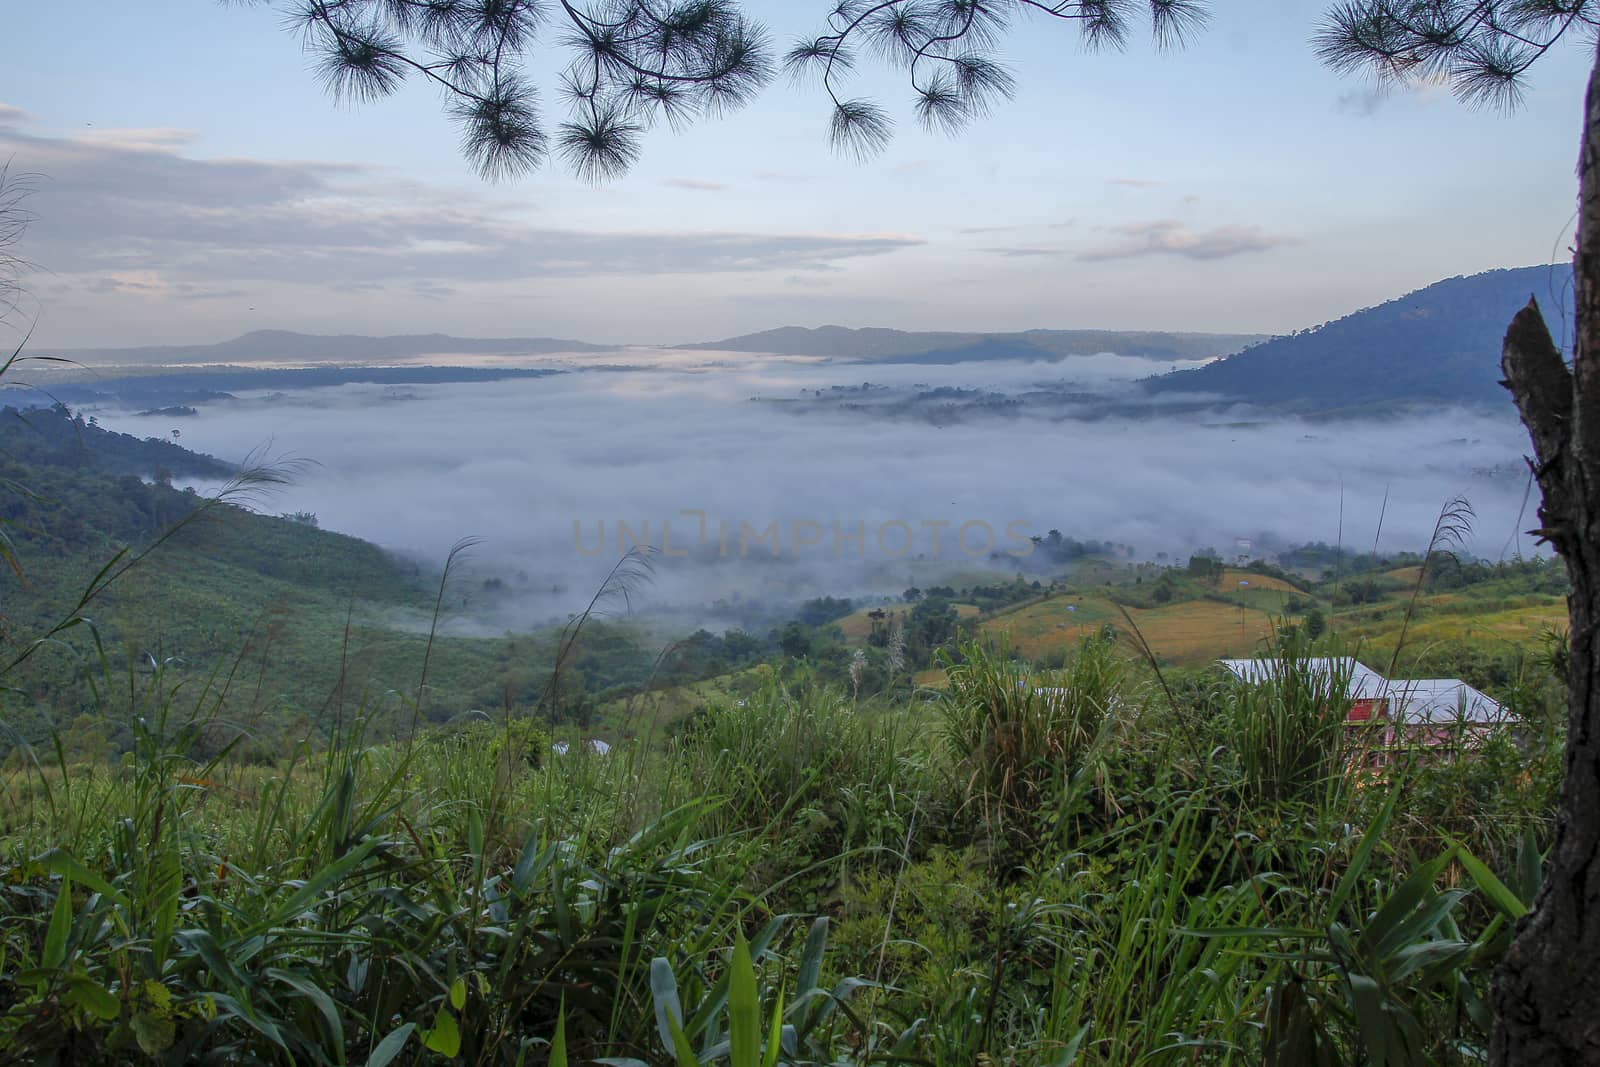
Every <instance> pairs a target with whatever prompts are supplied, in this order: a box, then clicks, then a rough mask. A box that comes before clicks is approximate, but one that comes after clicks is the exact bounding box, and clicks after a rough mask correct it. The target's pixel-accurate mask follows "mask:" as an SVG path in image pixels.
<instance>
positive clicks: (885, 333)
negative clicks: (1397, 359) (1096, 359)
mask: <svg viewBox="0 0 1600 1067" xmlns="http://www.w3.org/2000/svg"><path fill="white" fill-rule="evenodd" d="M1262 339H1263V338H1262V336H1261V335H1260V334H1218V333H1159V332H1151V331H1144V330H1127V331H1124V330H1026V331H1023V332H1020V333H944V332H933V333H921V332H910V331H906V330H886V329H878V328H866V329H850V328H848V327H844V326H819V327H817V328H815V329H807V328H806V327H802V326H784V327H782V328H780V329H776V330H765V331H763V332H761V333H752V334H745V335H744V336H742V337H730V338H727V339H726V340H722V341H706V342H703V343H701V344H693V345H678V346H677V347H678V348H680V349H692V350H697V351H723V352H770V353H774V354H776V355H784V356H830V357H833V358H835V359H851V360H862V361H876V362H895V363H968V362H976V361H982V360H999V359H1021V360H1052V361H1053V360H1059V359H1066V358H1068V357H1070V356H1091V355H1096V354H1098V353H1101V352H1111V353H1115V354H1117V355H1123V356H1142V357H1144V358H1146V359H1159V360H1172V359H1211V358H1215V357H1217V356H1224V355H1227V354H1229V353H1230V352H1237V351H1239V349H1241V348H1243V347H1244V346H1245V345H1248V344H1251V343H1253V342H1256V341H1260V340H1262Z"/></svg>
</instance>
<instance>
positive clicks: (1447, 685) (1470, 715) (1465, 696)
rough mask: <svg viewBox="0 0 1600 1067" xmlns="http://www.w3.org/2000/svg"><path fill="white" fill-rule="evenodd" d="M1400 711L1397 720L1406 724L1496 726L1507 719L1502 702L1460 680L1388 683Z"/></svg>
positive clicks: (1400, 680)
mask: <svg viewBox="0 0 1600 1067" xmlns="http://www.w3.org/2000/svg"><path fill="white" fill-rule="evenodd" d="M1389 686H1390V695H1391V696H1392V697H1393V698H1394V706H1395V707H1396V708H1397V709H1398V710H1397V711H1396V712H1395V714H1394V717H1395V718H1396V719H1399V720H1400V721H1402V722H1407V723H1425V722H1427V723H1453V722H1473V723H1495V722H1501V721H1503V720H1504V719H1505V717H1506V711H1505V708H1503V707H1501V706H1500V702H1499V701H1497V700H1495V699H1494V698H1492V697H1489V696H1486V695H1484V694H1483V693H1481V692H1479V691H1478V690H1476V689H1474V688H1472V686H1470V685H1468V684H1467V683H1466V682H1463V681H1462V680H1461V679H1459V678H1406V679H1399V678H1397V679H1395V680H1393V681H1391V682H1390V683H1389Z"/></svg>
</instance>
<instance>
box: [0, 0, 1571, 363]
mask: <svg viewBox="0 0 1600 1067" xmlns="http://www.w3.org/2000/svg"><path fill="white" fill-rule="evenodd" d="M827 6H828V5H827V3H826V2H824V0H815V2H813V0H751V3H750V4H749V7H750V8H751V9H752V10H753V11H754V12H755V13H756V14H758V15H759V16H760V17H762V18H763V19H765V21H766V22H767V24H768V25H769V27H770V28H771V30H772V31H773V34H774V37H775V39H776V41H777V42H778V44H779V45H780V47H781V46H784V45H785V44H786V43H787V42H788V41H789V40H791V39H792V38H794V37H797V36H800V35H803V34H806V33H812V34H814V33H815V32H816V31H817V30H818V28H819V27H820V26H821V25H822V19H823V16H824V14H825V9H826V8H827ZM1214 6H1215V7H1216V8H1217V10H1216V12H1215V18H1214V20H1213V24H1212V26H1211V28H1210V29H1209V31H1208V32H1207V33H1206V34H1205V35H1204V36H1203V37H1202V38H1201V39H1200V40H1199V41H1198V42H1197V43H1196V44H1194V45H1193V46H1192V47H1190V48H1189V49H1188V50H1186V51H1184V52H1181V53H1178V54H1166V55H1162V54H1158V53H1156V52H1154V51H1153V50H1152V49H1151V48H1149V46H1148V45H1146V44H1144V43H1143V42H1139V43H1137V44H1136V45H1135V46H1134V47H1132V48H1130V50H1129V51H1128V52H1127V53H1124V54H1120V55H1119V54H1110V55H1105V54H1087V53H1085V52H1083V51H1082V50H1081V49H1080V48H1079V47H1078V45H1077V43H1076V40H1075V38H1074V36H1073V35H1072V33H1071V31H1070V29H1062V28H1059V27H1056V26H1053V25H1047V24H1045V23H1038V22H1036V23H1031V24H1026V25H1025V26H1024V30H1025V31H1026V32H1022V33H1018V34H1015V35H1014V36H1013V37H1012V38H1011V40H1009V41H1008V42H1007V43H1006V45H1005V49H1004V55H1005V58H1006V59H1007V60H1008V61H1009V62H1010V63H1011V65H1012V66H1013V67H1014V69H1015V70H1016V72H1017V74H1018V77H1019V81H1020V86H1021V91H1020V93H1019V94H1018V97H1017V99H1016V100H1015V101H1013V102H1011V103H1009V104H1006V105H1003V106H1001V107H1000V108H999V109H998V110H997V112H996V114H995V115H993V116H992V117H991V118H989V119H987V120H985V121H983V122H980V123H979V124H978V125H976V126H974V127H973V128H971V129H970V130H969V131H968V132H967V133H965V134H964V135H963V136H961V137H960V138H959V139H957V140H951V139H949V138H946V137H942V136H932V135H927V134H924V133H922V132H920V130H918V129H917V128H916V127H915V124H914V123H912V122H911V121H910V118H911V115H910V109H909V106H908V103H907V101H908V97H909V95H910V91H909V88H908V87H907V86H905V85H904V84H903V83H902V82H901V81H899V80H898V79H897V78H896V77H895V76H893V75H887V74H872V75H868V76H866V77H864V78H862V79H861V80H860V90H861V91H862V92H863V93H871V94H876V95H879V96H881V97H882V98H884V99H885V101H886V102H887V103H890V104H892V105H894V106H895V108H896V114H897V117H898V118H900V119H901V120H902V122H901V129H900V132H899V135H898V136H897V138H896V140H895V142H894V144H893V146H892V147H891V148H890V150H889V151H888V152H887V153H886V154H885V155H884V156H883V157H882V158H880V159H878V160H876V161H874V162H872V163H870V164H866V165H857V164H855V163H852V162H848V161H845V160H842V159H839V158H836V157H834V156H832V155H831V154H830V152H829V150H828V148H827V145H826V142H825V129H826V122H827V114H828V113H827V109H826V107H825V106H824V102H823V100H822V99H821V98H820V97H819V95H818V94H817V93H816V92H813V91H809V90H794V89H790V88H788V87H787V86H786V85H785V84H783V83H782V82H778V83H774V85H773V86H772V87H771V88H770V89H769V90H768V91H767V92H766V93H765V95H764V96H763V97H762V98H761V99H760V100H759V101H758V102H757V103H756V104H755V105H754V106H752V107H750V108H748V109H746V110H744V111H742V112H740V113H738V114H736V115H734V116H732V117H730V118H725V119H721V120H717V121H713V122H706V123H702V124H699V125H697V126H695V127H693V128H692V129H690V130H688V131H687V132H682V133H673V132H671V131H669V130H665V129H663V130H660V131H657V132H654V133H652V134H651V135H650V136H649V138H648V140H647V144H646V151H645V155H644V159H643V161H642V162H641V164H640V165H639V166H638V167H637V169H636V170H635V171H634V172H633V173H632V174H631V175H630V176H629V177H627V178H626V179H624V180H622V181H619V182H615V183H612V184H610V185H607V186H604V187H601V188H594V187H591V186H587V185H584V184H582V183H580V182H578V181H576V180H575V179H573V178H571V177H569V176H568V175H567V174H566V173H564V172H563V171H561V170H559V169H548V170H546V171H544V172H541V173H539V174H537V175H535V176H533V177H531V178H529V179H525V180H521V181H516V182H511V183H506V184H501V185H484V184H482V183H481V182H479V181H478V179H477V178H476V177H475V175H474V174H473V172H472V171H471V170H470V168H469V167H468V166H467V165H466V164H465V163H463V162H462V161H461V160H460V159H459V158H458V156H457V154H456V150H455V140H456V135H455V132H454V131H453V130H452V128H451V127H450V126H449V124H448V123H447V122H446V121H445V119H444V118H443V117H442V116H441V115H440V113H439V109H438V100H437V98H436V96H435V95H434V94H433V93H431V92H429V91H427V90H425V89H423V88H421V87H415V88H412V89H408V90H407V91H405V92H402V93H401V94H400V95H399V96H397V97H394V98H391V99H388V100H386V101H383V102H380V103H377V104H371V105H367V106H364V107H362V108H359V109H350V108H341V107H336V106H334V105H333V104H332V103H330V102H329V101H328V99H327V98H326V97H324V96H323V95H322V93H321V90H320V89H319V87H318V86H317V84H316V82H315V80H314V79H313V78H312V76H311V75H310V74H309V73H308V72H307V70H306V60H305V57H304V56H303V55H302V54H301V53H300V51H299V46H298V43H297V41H296V40H295V39H294V38H293V37H291V36H289V35H288V34H286V33H285V32H283V30H282V29H281V26H280V24H279V22H278V18H277V16H276V15H275V14H274V13H273V11H272V9H271V8H268V7H259V6H256V7H252V6H238V5H233V6H222V5H220V4H215V3H209V2H207V0H140V2H139V3H126V2H112V0H89V2H85V3H75V4H28V5H24V6H23V7H21V8H20V9H19V10H18V11H15V12H12V13H10V14H9V15H8V18H7V27H6V35H7V42H8V45H9V46H10V47H8V49H7V52H8V56H7V61H6V68H5V73H4V77H3V79H0V160H3V159H4V158H6V157H9V158H10V160H11V168H12V170H13V172H14V173H15V172H37V173H38V174H40V175H42V178H41V179H40V182H39V192H38V194H37V196H36V197H35V198H34V199H33V201H32V207H33V208H34V210H35V211H36V212H37V214H38V216H39V219H38V222H37V224H36V225H35V227H34V229H33V230H32V232H31V233H30V234H29V236H28V243H27V245H26V246H25V248H24V249H23V252H24V253H25V254H26V255H27V256H28V257H29V258H30V259H32V260H33V261H35V262H36V263H37V264H39V266H40V267H42V268H44V269H45V270H44V271H43V272H40V273H36V274H34V275H33V276H32V277H31V278H30V280H29V282H30V286H31V289H32V291H33V297H34V300H33V305H32V306H31V307H30V311H32V312H34V313H35V314H36V315H37V330H36V333H35V335H34V336H35V342H36V345H35V347H36V348H38V347H50V346H78V345H133V344H155V343H166V342H172V343H179V342H204V341H212V340H221V339H223V338H225V337H229V336H232V335H234V334H237V333H240V332H242V331H244V330H248V329H258V328H269V327H270V328H287V329H299V330H306V331H312V332H350V333H369V334H381V333H400V332H424V331H434V330H438V331H444V332H450V333H456V334H465V335H479V336H484V335H497V336H498V335H544V336H559V337H575V338H581V339H584V340H591V341H602V342H611V341H616V342H639V343H676V342H682V341H700V340H709V339H713V338H718V337H723V336H728V335H731V334H734V333H740V332H745V331H750V330H757V329H764V328H768V327H773V326H779V325H786V324H793V325H808V326H814V325H820V324H823V323H839V324H843V325H849V326H868V325H876V326H894V327H901V328H911V329H984V330H999V329H1025V328H1032V327H1050V328H1075V327H1081V328H1128V329H1133V328H1159V329H1196V330H1225V331H1235V330H1237V331H1263V332H1280V331H1286V330H1291V329H1295V328H1298V327H1301V326H1306V325H1311V324H1315V323H1318V322H1321V321H1324V320H1325V319H1328V318H1332V317H1336V316H1338V315H1341V314H1344V313H1347V312H1349V311H1351V310H1354V309H1356V308H1358V307H1362V306H1365V305H1370V304H1373V303H1377V302H1380V301H1382V300H1385V299H1388V298H1390V297H1393V296H1397V295H1399V294H1401V293H1403V292H1406V291H1408V290H1411V289H1415V288H1418V287H1420V286H1422V285H1425V284H1428V283H1430V282H1432V281H1435V280H1437V279H1439V278H1442V277H1448V276H1451V275H1455V274H1464V273H1473V272H1476V271H1480V270H1485V269H1489V268H1493V267H1505V266H1522V265H1527V264H1532V263H1542V262H1548V261H1550V260H1551V259H1553V258H1561V257H1562V256H1564V255H1565V254H1566V247H1567V244H1568V241H1569V238H1570V223H1571V219H1572V214H1573V193H1574V179H1573V166H1574V163H1573V161H1574V151H1575V147H1576V141H1577V134H1578V120H1579V116H1580V111H1581V102H1582V101H1581V93H1582V87H1583V80H1584V77H1585V74H1586V68H1587V56H1586V55H1584V54H1583V52H1582V49H1581V48H1574V49H1571V50H1568V51H1567V52H1565V53H1562V54H1557V55H1554V56H1552V57H1551V58H1549V59H1547V60H1546V62H1545V63H1544V65H1543V66H1542V67H1541V68H1540V69H1539V70H1538V72H1537V74H1536V77H1535V79H1534V81H1533V84H1532V90H1531V92H1530V93H1529V94H1528V97H1527V102H1526V106H1525V107H1524V108H1523V109H1522V110H1521V111H1520V112H1518V113H1516V114H1515V115H1513V116H1510V117H1506V116H1502V115H1499V114H1496V113H1492V112H1475V111H1469V110H1467V109H1464V108H1462V107H1461V106H1459V105H1458V104H1456V103H1455V102H1454V101H1453V100H1452V99H1451V98H1450V97H1449V96H1448V94H1447V93H1444V92H1442V91H1437V90H1431V91H1424V92H1412V93H1406V94H1402V95H1398V96H1394V95H1391V96H1388V97H1385V98H1379V97H1377V96H1375V95H1374V94H1373V93H1372V92H1371V91H1370V87H1368V86H1366V85H1364V84H1362V83H1359V82H1350V81H1340V80H1339V79H1336V78H1335V77H1333V76H1332V75H1331V74H1329V73H1327V72H1326V71H1324V70H1322V69H1320V68H1319V67H1318V66H1317V65H1316V63H1315V61H1314V59H1313V58H1312V56H1311V54H1310V49H1309V47H1308V45H1307V44H1306V39H1307V37H1308V35H1309V34H1310V33H1311V31H1312V30H1313V28H1314V27H1315V24H1316V21H1317V18H1318V14H1319V11H1320V7H1319V5H1318V4H1316V3H1304V2H1298V0H1283V2H1273V0H1227V2H1224V3H1220V4H1217V5H1214ZM558 59H559V57H546V62H545V63H544V64H543V65H542V66H536V68H535V73H536V74H538V75H540V76H541V80H542V81H543V83H544V84H545V85H547V86H548V85H550V84H551V79H550V78H549V77H547V76H546V75H548V74H549V73H550V72H551V71H553V70H554V69H555V66H556V63H557V62H558ZM546 95H547V96H549V95H551V94H548V93H547V94H546ZM557 117H559V116H557Z"/></svg>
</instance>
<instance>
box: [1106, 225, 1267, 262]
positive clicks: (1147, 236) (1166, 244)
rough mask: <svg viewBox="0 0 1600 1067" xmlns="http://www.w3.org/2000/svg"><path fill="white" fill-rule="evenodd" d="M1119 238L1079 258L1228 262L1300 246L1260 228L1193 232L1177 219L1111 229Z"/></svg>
mask: <svg viewBox="0 0 1600 1067" xmlns="http://www.w3.org/2000/svg"><path fill="white" fill-rule="evenodd" d="M1111 230H1112V232H1113V233H1115V234H1117V235H1118V239H1117V240H1115V241H1111V242H1109V243H1107V244H1103V245H1100V246H1099V247H1097V248H1089V249H1085V250H1083V251H1081V252H1079V253H1078V256H1077V258H1078V259H1080V260H1082V261H1084V262H1088V263H1098V262H1103V261H1105V260H1112V259H1133V258H1135V257H1138V256H1153V255H1173V256H1183V257H1184V258H1186V259H1200V260H1212V259H1227V258H1228V257H1230V256H1240V255H1245V254H1246V253H1250V252H1265V251H1267V250H1268V249H1272V248H1279V247H1282V246H1284V245H1291V244H1295V243H1297V239H1296V238H1293V237H1289V236H1286V235H1284V234H1276V233H1270V232H1268V231H1266V230H1263V229H1262V228H1261V227H1259V226H1250V225H1233V226H1218V227H1215V228H1214V229H1210V230H1194V229H1191V228H1189V227H1188V226H1186V225H1185V224H1184V223H1182V222H1179V221H1178V220H1177V219H1156V220H1155V221H1153V222H1139V223H1130V224H1128V225H1125V226H1113V227H1111Z"/></svg>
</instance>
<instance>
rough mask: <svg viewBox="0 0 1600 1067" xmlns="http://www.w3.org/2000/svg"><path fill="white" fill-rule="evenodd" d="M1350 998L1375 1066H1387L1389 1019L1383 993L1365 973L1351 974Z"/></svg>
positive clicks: (1363, 1040)
mask: <svg viewBox="0 0 1600 1067" xmlns="http://www.w3.org/2000/svg"><path fill="white" fill-rule="evenodd" d="M1350 1000H1351V1001H1352V1002H1353V1004H1354V1005H1355V1009H1356V1020H1357V1022H1358V1023H1360V1027H1361V1043H1362V1044H1363V1045H1365V1046H1366V1047H1367V1055H1369V1056H1371V1057H1372V1065H1373V1067H1385V1064H1387V1063H1388V1062H1389V1051H1390V1041H1389V1038H1390V1030H1391V1027H1390V1025H1389V1019H1388V1016H1387V1014H1386V1013H1385V1012H1384V1010H1383V993H1382V991H1381V990H1380V989H1379V988H1378V983H1377V982H1374V981H1373V980H1372V979H1371V978H1368V977H1367V976H1366V975H1364V974H1352V975H1351V976H1350Z"/></svg>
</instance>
